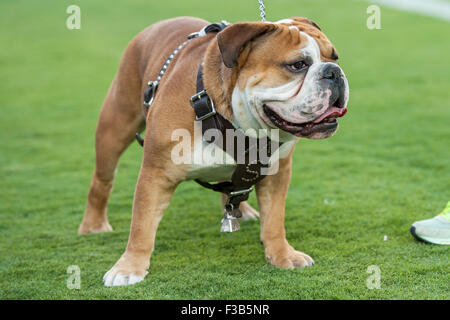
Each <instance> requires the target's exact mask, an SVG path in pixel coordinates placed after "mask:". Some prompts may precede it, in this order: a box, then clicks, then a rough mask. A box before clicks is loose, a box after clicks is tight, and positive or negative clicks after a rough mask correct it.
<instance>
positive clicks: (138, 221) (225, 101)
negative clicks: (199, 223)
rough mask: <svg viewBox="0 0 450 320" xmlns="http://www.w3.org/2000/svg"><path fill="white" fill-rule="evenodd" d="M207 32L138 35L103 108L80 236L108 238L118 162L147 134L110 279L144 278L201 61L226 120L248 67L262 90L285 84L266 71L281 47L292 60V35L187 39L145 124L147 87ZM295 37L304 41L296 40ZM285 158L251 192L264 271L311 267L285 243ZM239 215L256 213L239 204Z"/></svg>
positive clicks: (265, 30)
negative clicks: (175, 135)
mask: <svg viewBox="0 0 450 320" xmlns="http://www.w3.org/2000/svg"><path fill="white" fill-rule="evenodd" d="M295 21H296V22H295V23H296V25H297V26H298V27H299V28H301V29H302V30H306V31H307V32H308V33H309V34H310V35H312V36H314V37H315V38H316V40H317V41H318V43H319V44H320V46H321V53H322V55H323V56H324V58H325V59H329V60H333V58H334V55H336V56H337V54H336V52H335V49H334V48H333V46H332V45H331V43H330V42H329V41H328V39H326V37H325V35H323V33H322V32H321V31H320V30H319V29H318V27H317V26H316V25H314V24H313V23H311V22H310V21H309V20H307V19H304V18H296V20H295ZM207 24H208V23H207V22H206V21H203V20H200V19H195V18H177V19H171V20H166V21H162V22H159V23H156V24H154V25H152V26H150V27H149V28H147V29H145V30H144V31H142V32H141V33H140V34H139V35H137V36H136V37H135V38H134V39H133V40H132V41H131V42H130V44H129V45H128V47H127V49H126V51H125V54H124V56H123V59H122V62H121V64H120V67H119V71H118V73H117V75H116V77H115V79H114V81H113V83H112V85H111V87H110V89H109V92H108V95H107V96H106V99H105V101H104V103H103V107H102V111H101V114H100V119H99V122H98V127H97V132H96V166H95V171H94V175H93V178H92V184H91V187H90V191H89V196H88V202H87V207H86V212H85V214H84V218H83V221H82V223H81V225H80V227H79V230H78V233H79V234H86V233H96V232H104V231H111V230H112V228H111V226H110V225H109V223H108V220H107V215H106V205H107V201H108V197H109V194H110V191H111V188H112V185H113V179H114V172H115V169H116V167H117V163H118V160H119V157H120V155H121V154H122V152H123V151H124V150H125V149H126V148H127V147H128V145H129V144H130V143H131V142H132V141H133V140H134V136H135V133H136V132H140V131H142V130H143V129H144V127H146V129H147V130H146V133H145V147H144V156H143V161H142V165H141V170H140V173H139V179H138V182H137V186H136V191H135V196H134V203H133V217H132V223H131V230H130V237H129V241H128V245H127V247H126V250H125V253H124V254H123V255H122V257H121V258H120V259H119V261H118V262H117V263H116V264H115V266H114V267H113V268H112V269H111V271H110V272H113V273H115V274H124V275H130V274H136V275H140V276H145V274H146V270H147V269H148V268H149V265H150V256H151V253H152V251H153V248H154V241H155V234H156V230H157V227H158V224H159V221H160V220H161V218H162V215H163V212H164V209H165V208H166V207H167V206H168V204H169V201H170V198H171V196H172V194H173V192H174V190H175V188H176V187H177V185H178V184H179V183H180V182H182V181H183V180H185V179H186V172H187V166H186V165H175V164H173V162H172V161H171V159H170V154H171V152H170V150H171V149H172V147H173V146H174V144H175V143H176V142H174V141H172V140H171V133H172V131H173V130H175V129H178V128H185V129H188V130H189V131H190V132H193V129H194V112H193V110H192V108H191V106H190V105H189V98H190V97H191V96H192V95H193V94H194V93H195V92H196V89H195V80H196V74H197V68H198V66H199V65H200V62H201V61H205V66H204V84H205V87H206V89H207V91H208V92H209V94H210V96H211V98H212V99H213V100H214V102H215V105H216V109H217V110H218V112H219V113H221V114H222V115H223V116H225V117H226V118H228V119H232V110H231V107H230V106H231V93H232V90H233V88H234V86H235V85H236V83H237V81H238V75H239V77H240V78H239V79H242V77H243V79H244V80H245V77H250V76H251V75H252V71H254V68H259V69H260V70H259V71H261V68H266V70H265V71H264V73H263V74H264V75H265V76H264V77H262V78H261V79H260V80H259V81H265V82H266V83H267V85H268V86H270V85H271V83H278V84H279V83H280V82H282V81H286V79H282V78H283V77H289V75H287V74H286V75H280V74H279V72H278V73H275V72H273V70H272V69H271V65H273V61H267V63H265V60H267V58H266V57H273V56H274V52H277V53H278V55H279V56H280V59H281V58H286V57H282V55H283V52H284V51H285V50H282V49H281V48H285V47H286V52H290V50H289V46H291V45H292V44H290V43H289V41H287V38H286V37H287V36H288V35H289V33H290V32H292V30H291V29H289V28H288V27H282V26H280V25H274V24H265V23H261V22H255V23H241V25H240V24H235V25H232V26H231V27H228V28H227V29H225V31H222V32H221V33H219V35H218V36H217V37H216V34H210V35H207V36H205V37H203V38H198V39H195V40H192V41H191V43H189V44H188V45H187V46H186V47H184V48H183V49H182V50H181V51H180V52H179V54H178V55H177V56H176V58H175V59H174V60H173V61H172V63H171V64H170V66H169V68H168V70H167V72H166V74H165V75H164V77H163V80H162V82H161V84H160V86H159V88H158V93H157V95H156V98H155V100H154V102H153V104H152V106H151V108H150V110H149V112H148V115H147V118H146V119H145V118H144V112H143V108H142V97H143V92H144V90H145V88H146V86H147V82H148V81H149V80H153V79H155V78H156V77H157V75H158V73H159V70H160V68H161V66H162V65H163V63H164V61H165V59H166V58H167V57H168V56H169V55H170V54H171V52H172V50H173V49H174V48H176V47H177V46H178V45H179V44H180V43H182V42H183V41H184V40H185V39H186V36H187V35H188V34H189V33H192V32H196V31H199V30H200V29H201V28H202V27H204V26H205V25H207ZM291 36H292V35H291ZM270 37H277V39H276V41H277V43H278V46H276V47H274V46H273V45H271V42H270V41H268V40H269V38H270ZM297 38H298V41H299V42H301V41H302V39H301V37H300V34H299V35H298V36H297ZM252 40H254V41H252ZM297 45H298V43H297ZM268 51H269V52H268ZM226 64H227V65H228V67H227V66H226ZM244 66H245V68H244ZM229 67H232V68H229ZM260 73H261V72H260ZM280 77H281V78H280ZM237 85H239V83H238V84H237ZM292 151H293V150H291V152H290V155H289V156H288V157H287V158H284V159H281V160H280V163H279V171H278V173H277V174H275V175H273V176H267V177H266V178H265V179H263V180H262V181H261V182H259V183H258V184H257V185H256V193H257V198H258V205H259V210H260V218H261V240H262V241H263V243H264V246H265V255H266V258H267V260H268V261H269V262H270V263H272V264H273V265H275V266H278V267H283V268H292V267H303V266H308V265H312V263H313V261H312V259H311V258H310V257H309V256H308V255H306V254H304V253H302V252H299V251H296V250H295V249H294V248H293V247H292V246H290V245H289V244H288V242H287V240H286V235H285V229H284V210H285V209H284V206H285V199H286V194H287V190H288V187H289V183H290V177H291V164H292V160H291V155H292ZM241 208H242V209H243V210H244V211H247V212H249V213H251V214H253V215H257V212H256V211H255V210H254V209H253V208H251V207H250V206H249V205H248V204H246V203H243V204H242V205H241Z"/></svg>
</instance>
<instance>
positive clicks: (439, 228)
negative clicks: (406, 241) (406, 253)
mask: <svg viewBox="0 0 450 320" xmlns="http://www.w3.org/2000/svg"><path fill="white" fill-rule="evenodd" d="M409 231H410V232H411V234H412V235H413V236H414V237H416V238H417V239H418V240H421V241H424V242H428V243H433V244H446V245H450V201H449V202H448V203H447V206H446V207H445V209H444V210H443V211H442V212H441V213H440V214H439V215H437V216H436V217H434V218H431V219H427V220H421V221H417V222H414V223H413V225H412V226H411V229H409Z"/></svg>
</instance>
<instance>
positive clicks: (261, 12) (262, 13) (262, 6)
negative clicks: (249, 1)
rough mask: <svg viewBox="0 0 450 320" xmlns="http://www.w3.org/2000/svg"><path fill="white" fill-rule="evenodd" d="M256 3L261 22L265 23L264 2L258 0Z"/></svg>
mask: <svg viewBox="0 0 450 320" xmlns="http://www.w3.org/2000/svg"><path fill="white" fill-rule="evenodd" d="M258 2H259V11H260V16H261V21H266V7H265V6H264V0H258Z"/></svg>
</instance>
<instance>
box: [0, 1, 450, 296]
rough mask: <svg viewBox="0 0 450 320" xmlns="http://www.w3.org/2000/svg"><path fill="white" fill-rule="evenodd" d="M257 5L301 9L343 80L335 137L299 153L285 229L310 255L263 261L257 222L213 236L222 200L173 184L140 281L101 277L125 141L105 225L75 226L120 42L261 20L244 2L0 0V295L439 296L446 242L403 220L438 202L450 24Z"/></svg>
mask: <svg viewBox="0 0 450 320" xmlns="http://www.w3.org/2000/svg"><path fill="white" fill-rule="evenodd" d="M425 2H426V1H425ZM265 4H266V13H267V20H270V21H276V20H279V19H283V18H288V17H291V16H305V17H308V18H311V19H312V20H314V21H315V22H316V23H317V24H318V25H319V26H321V28H322V30H323V31H324V32H325V34H326V35H327V36H328V37H329V39H330V40H331V41H332V42H333V44H334V45H335V46H336V48H337V49H338V52H339V57H340V59H339V62H340V64H341V66H342V68H343V70H344V71H345V73H346V75H347V78H348V80H349V84H350V102H349V112H348V114H347V115H346V116H345V117H344V118H343V119H342V120H340V129H339V131H338V133H337V134H336V135H335V136H334V137H333V138H331V139H328V140H323V141H309V140H302V141H300V142H299V144H298V146H297V148H296V151H295V155H294V161H295V165H294V172H293V178H292V184H291V188H290V191H289V195H288V201H287V213H286V228H287V237H288V240H289V241H290V242H291V244H292V245H293V246H294V247H296V248H297V249H299V250H301V251H304V252H306V253H308V254H310V255H311V256H312V257H313V258H314V259H315V261H316V265H315V266H314V268H312V269H308V270H295V271H286V270H278V269H275V268H273V267H271V266H269V265H267V264H266V263H265V261H264V254H263V248H262V246H260V244H259V222H258V221H249V222H245V223H243V224H242V229H243V230H242V231H240V232H238V233H235V234H233V235H232V236H229V235H223V234H219V232H218V229H219V222H220V217H221V208H220V201H219V197H218V195H217V194H215V193H214V192H210V191H207V190H204V189H202V188H200V187H199V186H197V185H195V184H194V183H185V184H182V185H181V186H180V187H179V189H178V190H177V191H176V194H175V196H174V198H173V201H172V202H171V205H170V207H169V209H168V210H167V212H166V213H165V216H164V219H163V221H162V223H161V225H160V229H159V231H158V234H157V242H156V249H155V252H154V254H153V257H152V266H151V268H150V274H149V276H148V277H147V278H146V280H145V281H144V282H143V283H140V284H138V285H136V286H133V287H130V288H117V289H114V290H107V289H104V288H103V286H102V281H101V277H102V275H103V273H104V272H106V271H107V270H108V269H109V267H111V266H112V264H113V263H115V261H116V260H117V258H118V257H119V255H120V254H121V253H122V251H123V249H124V246H125V243H126V240H127V238H128V231H129V224H130V219H131V205H132V197H133V192H134V187H135V184H136V179H137V175H138V170H139V166H140V160H141V157H142V150H141V148H140V147H139V146H138V145H137V143H136V144H132V146H131V147H130V148H129V150H128V151H127V152H126V153H125V155H124V156H123V157H122V159H121V163H120V166H119V170H118V174H117V179H116V183H115V189H114V191H113V194H112V197H111V199H110V205H109V221H110V223H111V225H112V226H113V228H114V229H115V232H113V233H108V234H101V235H92V236H87V237H78V236H77V235H76V231H77V227H78V224H79V223H80V221H81V218H82V214H83V211H84V206H85V201H86V196H87V191H88V187H89V183H90V178H91V174H92V170H93V168H94V167H93V165H94V156H95V155H94V132H95V126H96V122H97V118H98V113H99V110H100V107H101V103H102V101H103V99H104V97H105V95H106V92H107V90H108V87H109V85H110V83H111V81H112V79H113V77H114V75H115V73H116V70H117V68H118V65H119V62H120V59H121V55H122V53H123V51H124V49H125V47H126V46H127V44H128V42H129V41H130V40H131V39H132V38H133V37H134V36H135V35H136V34H137V33H138V32H140V31H141V30H142V29H144V28H146V27H147V26H148V25H150V24H152V23H154V22H156V21H159V20H163V19H166V18H171V17H176V16H196V17H200V18H203V19H206V20H209V21H211V22H216V21H220V20H227V21H230V22H237V21H244V20H247V21H248V20H251V21H257V20H259V9H258V7H259V6H258V3H257V1H256V0H255V1H248V0H246V1H242V0H240V1H238V0H229V1H205V0H184V1H175V0H164V1H155V0H146V1H144V0H128V1H100V0H98V1H87V0H70V1H66V0H63V1H61V0H60V1H56V0H53V1H50V0H41V1H39V2H38V1H30V0H28V1H24V0H15V1H1V2H0V46H1V48H2V49H1V50H0V79H1V84H0V111H1V115H0V241H1V242H0V287H1V288H2V289H1V290H0V298H2V299H11V298H14V299H24V298H26V299H56V298H65V299H72V298H74V299H77V298H83V299H90V298H100V299H101V298H113V299H122V298H134V299H141V298H142V299H147V298H149V299H153V298H159V299H173V298H178V299H191V298H192V299H226V298H236V299H318V298H322V299H343V298H346V299H358V298H369V299H370V298H377V299H448V298H450V296H449V291H448V280H449V276H448V271H449V251H448V247H433V246H429V245H424V244H421V243H418V242H416V241H415V240H414V239H413V238H412V237H411V235H410V234H409V232H408V229H409V227H410V225H411V223H412V222H414V221H416V220H420V219H425V218H429V217H432V216H433V215H434V214H436V213H437V212H439V211H440V210H441V209H442V207H443V206H444V204H445V203H446V202H447V200H449V199H450V126H449V123H450V104H449V101H450V90H449V88H450V77H449V72H450V62H449V54H448V53H449V51H450V42H449V36H448V35H449V31H450V29H449V22H448V21H446V20H443V19H437V18H433V17H429V16H424V15H421V14H418V13H411V12H405V11H401V10H396V9H392V8H389V7H385V6H380V8H381V16H380V17H381V29H374V30H370V29H368V27H367V20H368V18H369V17H370V14H368V13H367V8H368V6H369V5H371V4H372V3H371V2H370V1H357V0H355V1H350V0H346V1H344V0H302V1H300V0H295V1H294V0H266V1H265ZM69 5H77V6H79V7H80V9H81V29H79V30H69V29H68V28H67V27H66V20H67V18H68V17H69V14H68V13H66V9H67V7H68V6H69ZM192 76H194V75H192ZM251 203H252V204H253V205H256V201H255V198H254V195H252V198H251ZM385 239H387V240H385ZM235 248H236V249H235ZM69 265H79V266H80V268H81V270H82V288H81V289H80V290H68V289H67V287H66V278H67V273H66V269H67V267H68V266H69ZM370 265H377V266H379V267H380V269H381V272H382V282H381V289H378V290H369V289H368V288H367V287H366V279H367V277H368V276H369V275H368V274H367V273H366V270H367V267H368V266H370Z"/></svg>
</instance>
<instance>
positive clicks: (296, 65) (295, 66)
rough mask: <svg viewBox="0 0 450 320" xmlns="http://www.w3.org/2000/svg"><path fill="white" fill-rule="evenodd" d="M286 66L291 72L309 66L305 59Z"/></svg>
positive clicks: (299, 70)
mask: <svg viewBox="0 0 450 320" xmlns="http://www.w3.org/2000/svg"><path fill="white" fill-rule="evenodd" d="M286 67H287V68H288V70H289V71H291V72H301V71H303V70H305V69H307V68H308V67H309V66H308V65H307V64H306V62H305V61H297V62H295V63H291V64H288V65H286Z"/></svg>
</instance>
